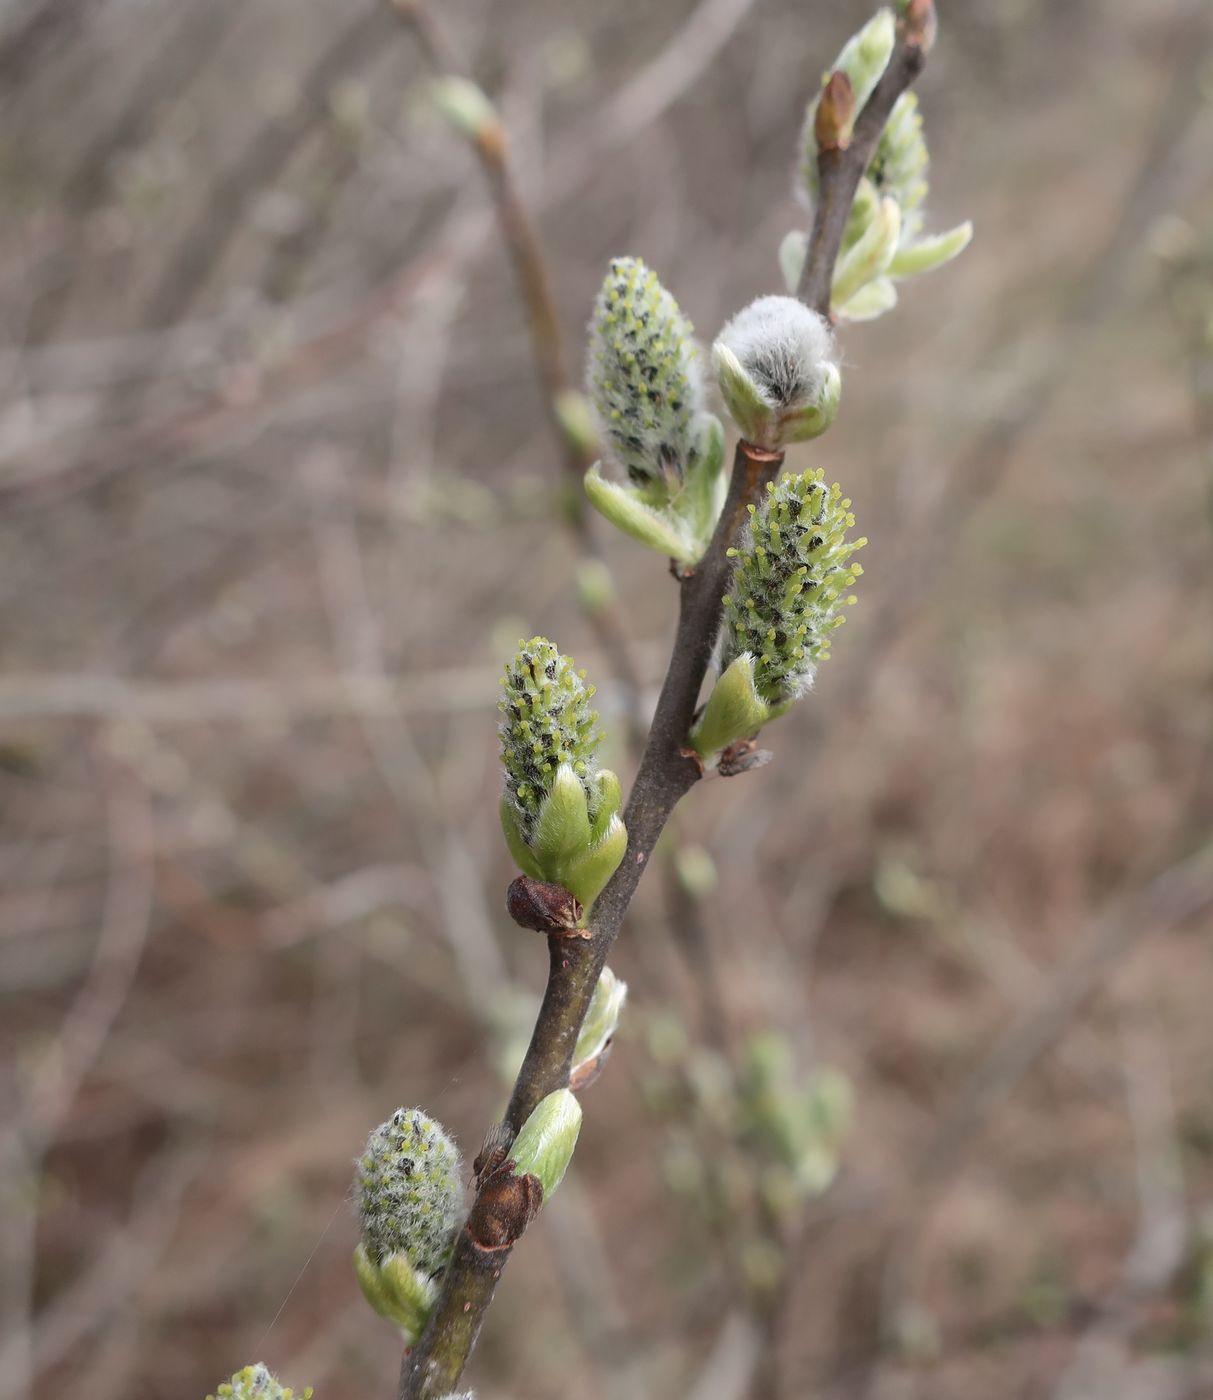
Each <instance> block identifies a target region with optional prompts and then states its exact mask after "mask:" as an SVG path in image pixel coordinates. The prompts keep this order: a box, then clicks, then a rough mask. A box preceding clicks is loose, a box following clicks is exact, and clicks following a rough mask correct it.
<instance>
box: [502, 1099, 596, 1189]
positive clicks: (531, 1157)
mask: <svg viewBox="0 0 1213 1400" xmlns="http://www.w3.org/2000/svg"><path fill="white" fill-rule="evenodd" d="M580 1131H581V1105H580V1104H579V1103H578V1102H577V1097H576V1095H575V1094H573V1093H571V1092H570V1091H569V1090H568V1089H557V1090H556V1091H555V1092H554V1093H551V1094H549V1095H548V1096H547V1098H545V1099H542V1100H540V1103H539V1105H538V1107H537V1108H536V1109H535V1111H534V1112H533V1113H532V1114H531V1116H530V1117H529V1118H528V1119H527V1120H526V1122H525V1123H524V1124H523V1125H522V1130H521V1131H520V1132H519V1134H518V1136H517V1137H516V1138H515V1139H514V1142H513V1145H512V1146H511V1148H510V1157H511V1158H512V1159H513V1162H514V1172H515V1175H517V1176H534V1177H536V1178H537V1179H538V1181H539V1184H540V1185H541V1186H542V1187H543V1199H544V1200H545V1201H546V1200H547V1199H548V1197H549V1196H550V1195H551V1194H552V1192H553V1191H555V1189H556V1188H557V1186H559V1185H560V1183H561V1181H563V1180H564V1174H565V1172H566V1171H567V1169H568V1165H569V1163H570V1162H571V1161H572V1159H573V1149H574V1148H575V1147H576V1146H577V1135H578V1133H580Z"/></svg>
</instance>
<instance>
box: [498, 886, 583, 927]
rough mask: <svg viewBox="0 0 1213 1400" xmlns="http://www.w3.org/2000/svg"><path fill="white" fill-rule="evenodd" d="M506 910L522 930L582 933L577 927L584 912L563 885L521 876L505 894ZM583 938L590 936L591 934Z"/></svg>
mask: <svg viewBox="0 0 1213 1400" xmlns="http://www.w3.org/2000/svg"><path fill="white" fill-rule="evenodd" d="M505 907H506V909H507V910H508V911H509V915H510V918H511V919H513V921H514V922H515V923H516V924H517V925H518V927H519V928H530V929H534V930H535V932H536V933H554V934H568V933H574V934H579V933H580V931H579V930H578V929H577V924H578V922H579V921H580V919H581V916H582V913H583V912H584V911H583V910H582V907H581V905H580V904H579V903H578V902H577V900H576V899H575V898H574V897H573V896H572V895H571V894H570V893H569V892H568V890H566V889H565V888H564V887H563V886H562V885H552V884H548V883H547V882H546V881H544V880H534V879H532V878H531V877H530V876H529V875H519V876H518V878H517V879H516V880H512V881H511V882H510V887H509V889H508V890H507V891H506V896H505ZM583 936H585V937H588V936H589V934H588V932H586V933H585V934H584V935H583Z"/></svg>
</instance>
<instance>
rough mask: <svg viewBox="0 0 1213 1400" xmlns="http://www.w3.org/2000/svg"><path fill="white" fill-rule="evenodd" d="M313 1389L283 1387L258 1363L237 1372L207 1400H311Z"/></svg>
mask: <svg viewBox="0 0 1213 1400" xmlns="http://www.w3.org/2000/svg"><path fill="white" fill-rule="evenodd" d="M311 1394H312V1388H311V1386H310V1385H309V1386H307V1387H306V1388H305V1389H303V1390H299V1391H296V1390H292V1389H291V1388H290V1387H289V1386H285V1385H282V1384H281V1383H280V1382H279V1381H278V1380H277V1379H275V1377H274V1376H273V1375H271V1374H270V1371H269V1369H268V1368H267V1367H266V1366H264V1365H262V1363H261V1362H257V1363H256V1364H255V1365H253V1366H245V1367H244V1369H243V1370H240V1371H237V1372H236V1374H235V1375H234V1376H233V1377H232V1378H231V1380H230V1381H224V1382H223V1383H222V1385H220V1386H219V1388H218V1389H217V1390H216V1391H215V1393H214V1394H213V1395H208V1396H207V1397H206V1400H311Z"/></svg>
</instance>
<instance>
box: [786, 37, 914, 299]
mask: <svg viewBox="0 0 1213 1400" xmlns="http://www.w3.org/2000/svg"><path fill="white" fill-rule="evenodd" d="M926 61H927V40H926V34H925V33H924V32H923V31H922V30H921V28H918V27H911V26H909V25H907V23H906V21H905V20H904V19H903V20H902V21H901V22H900V23H899V25H898V34H897V46H896V48H895V49H894V50H893V56H892V57H891V58H890V59H889V63H888V66H887V67H886V68H885V70H884V72H883V73H882V74H881V77H880V81H879V82H878V83H877V84H876V86H875V87H874V88H873V89H872V95H871V96H870V97H869V98H868V100H867V102H865V103H864V108H863V111H862V112H860V114H859V116H858V117H857V118H856V121H855V129H854V131H853V132H852V133H851V139H850V140H849V141H848V142H847V143H846V144H845V145H828V146H826V147H824V148H822V149H820V150H819V151H818V153H817V204H816V208H815V211H814V214H813V231H812V234H811V235H810V237H809V248H808V254H807V256H806V257H805V260H804V268H803V269H802V271H801V274H800V283H799V285H798V286H797V288H796V295H797V296H798V297H799V298H800V300H801V301H803V302H804V303H805V304H806V305H808V306H811V307H812V308H813V310H814V311H816V312H818V313H819V314H820V315H822V316H826V317H828V316H829V314H830V292H831V289H832V287H833V284H834V264H835V263H836V262H837V261H838V250H839V249H840V248H841V247H842V237H843V234H844V233H845V232H846V228H847V219H848V218H849V217H850V213H851V205H852V203H853V202H854V199H855V191H856V190H857V189H858V188H859V182H860V180H861V179H862V178H863V172H864V171H865V170H866V169H867V168H868V166H869V164H870V163H871V160H872V157H873V155H875V153H876V143H877V142H878V141H879V140H880V133H881V132H882V131H883V130H884V128H885V123H886V122H887V121H888V119H889V114H890V113H891V112H892V110H893V108H894V107H895V106H896V105H897V99H898V98H899V97H900V96H901V95H902V93H903V92H906V91H907V90H908V89H909V88H910V86H911V85H912V84H913V82H914V80H915V79H916V78H917V77H918V75H919V74H920V73H921V72H922V70H923V68H924V67H925V65H926Z"/></svg>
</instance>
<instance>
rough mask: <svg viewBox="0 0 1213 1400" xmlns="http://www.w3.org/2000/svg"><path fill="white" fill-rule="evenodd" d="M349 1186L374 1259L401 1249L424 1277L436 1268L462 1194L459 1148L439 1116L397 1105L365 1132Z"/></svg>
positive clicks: (445, 1252) (442, 1262) (444, 1256)
mask: <svg viewBox="0 0 1213 1400" xmlns="http://www.w3.org/2000/svg"><path fill="white" fill-rule="evenodd" d="M354 1191H355V1195H356V1199H357V1207H358V1218H359V1223H360V1225H361V1227H362V1244H363V1247H364V1249H365V1250H366V1253H367V1255H368V1257H369V1259H370V1261H371V1263H372V1264H373V1265H376V1266H378V1265H381V1264H383V1262H384V1261H385V1260H387V1259H390V1258H391V1257H392V1256H393V1255H396V1254H403V1255H404V1256H405V1257H406V1258H407V1259H408V1260H409V1262H410V1263H411V1264H412V1265H413V1267H414V1268H415V1269H416V1270H417V1272H418V1273H419V1274H420V1275H421V1276H422V1277H429V1278H432V1277H434V1276H435V1275H437V1274H439V1273H441V1271H442V1270H443V1269H444V1268H445V1267H446V1264H447V1261H448V1260H449V1258H450V1255H451V1248H452V1246H453V1243H454V1238H455V1232H456V1230H457V1228H458V1226H459V1221H460V1219H461V1217H462V1214H463V1204H464V1202H463V1181H462V1177H461V1165H460V1159H459V1149H458V1148H457V1147H456V1146H455V1144H454V1142H453V1141H452V1140H451V1139H450V1137H448V1136H447V1133H446V1131H445V1130H444V1129H443V1127H442V1125H441V1124H440V1123H437V1122H435V1121H434V1119H432V1118H430V1117H428V1116H427V1115H426V1114H424V1113H422V1112H421V1110H420V1109H416V1108H410V1109H405V1108H398V1109H397V1110H396V1112H395V1113H393V1114H392V1116H391V1117H390V1118H389V1119H388V1120H387V1122H385V1123H381V1124H380V1125H379V1126H378V1127H377V1128H376V1129H375V1131H374V1132H373V1133H371V1135H370V1137H369V1138H368V1139H367V1143H366V1148H365V1150H364V1151H363V1153H362V1156H361V1157H359V1158H358V1162H357V1165H356V1168H355V1173H354Z"/></svg>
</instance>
